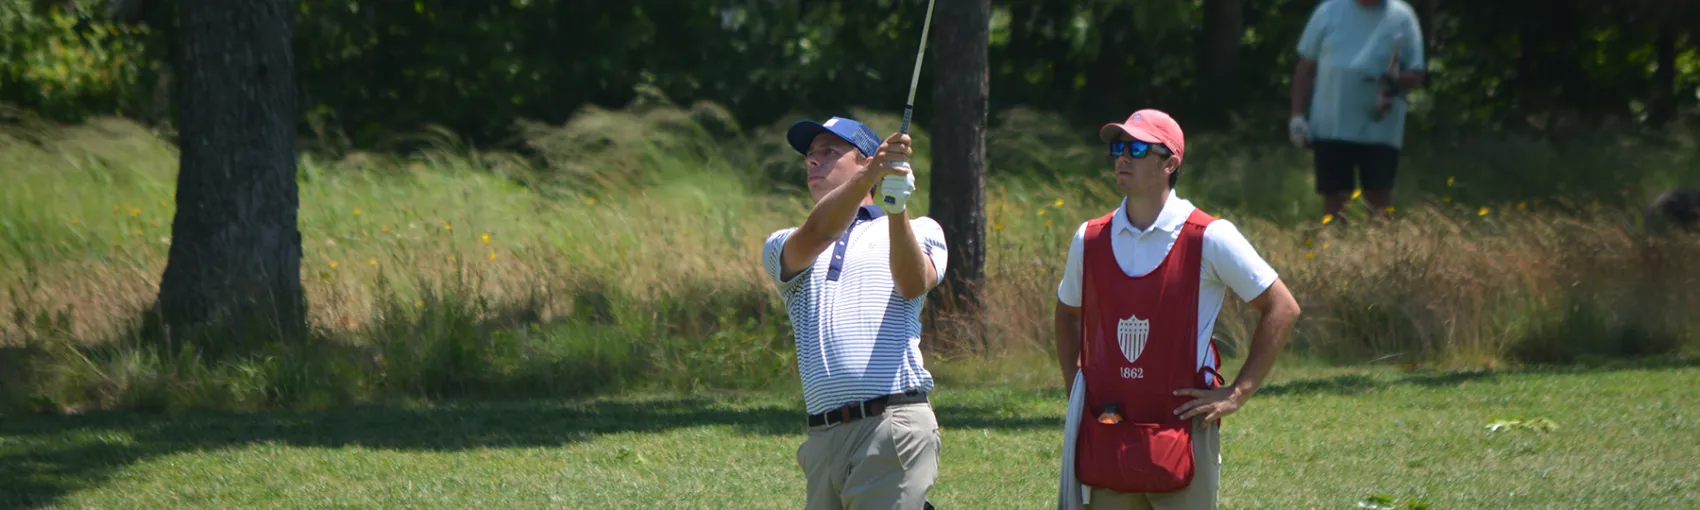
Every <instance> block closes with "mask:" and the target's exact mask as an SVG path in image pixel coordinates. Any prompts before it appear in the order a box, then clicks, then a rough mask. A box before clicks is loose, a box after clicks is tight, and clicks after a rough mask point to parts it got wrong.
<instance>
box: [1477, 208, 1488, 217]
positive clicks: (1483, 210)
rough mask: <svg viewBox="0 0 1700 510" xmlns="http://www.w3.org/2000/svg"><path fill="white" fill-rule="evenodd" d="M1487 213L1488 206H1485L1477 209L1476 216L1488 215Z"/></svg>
mask: <svg viewBox="0 0 1700 510" xmlns="http://www.w3.org/2000/svg"><path fill="white" fill-rule="evenodd" d="M1487 214H1488V208H1486V207H1483V208H1481V209H1477V210H1476V216H1487Z"/></svg>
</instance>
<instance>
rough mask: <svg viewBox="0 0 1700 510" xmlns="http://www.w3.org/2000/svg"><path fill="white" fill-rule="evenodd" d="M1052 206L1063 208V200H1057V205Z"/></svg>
mask: <svg viewBox="0 0 1700 510" xmlns="http://www.w3.org/2000/svg"><path fill="white" fill-rule="evenodd" d="M1051 205H1053V206H1056V207H1062V206H1063V199H1060V198H1059V199H1057V202H1056V203H1054V204H1051Z"/></svg>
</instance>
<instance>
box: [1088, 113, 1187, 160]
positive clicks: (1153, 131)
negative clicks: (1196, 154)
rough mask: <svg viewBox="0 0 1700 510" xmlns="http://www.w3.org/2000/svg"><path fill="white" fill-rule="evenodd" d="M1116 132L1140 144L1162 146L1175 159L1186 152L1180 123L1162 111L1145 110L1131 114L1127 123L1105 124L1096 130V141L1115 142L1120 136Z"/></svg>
mask: <svg viewBox="0 0 1700 510" xmlns="http://www.w3.org/2000/svg"><path fill="white" fill-rule="evenodd" d="M1118 132H1120V133H1127V134H1128V136H1132V137H1133V139H1135V140H1139V141H1141V142H1145V143H1160V144H1163V146H1165V147H1168V148H1169V150H1171V151H1174V152H1175V159H1182V158H1181V154H1182V153H1184V152H1186V136H1185V135H1183V134H1182V133H1181V125H1180V123H1177V122H1175V118H1174V117H1170V116H1169V114H1167V113H1163V111H1162V110H1154V109H1150V108H1147V109H1144V110H1140V111H1137V112H1133V115H1132V116H1129V117H1128V118H1127V122H1123V123H1119V124H1118V123H1114V122H1111V123H1109V124H1105V125H1104V127H1102V128H1099V129H1098V139H1100V140H1103V141H1105V142H1112V141H1115V140H1116V139H1118V138H1120V136H1121V135H1120V133H1118Z"/></svg>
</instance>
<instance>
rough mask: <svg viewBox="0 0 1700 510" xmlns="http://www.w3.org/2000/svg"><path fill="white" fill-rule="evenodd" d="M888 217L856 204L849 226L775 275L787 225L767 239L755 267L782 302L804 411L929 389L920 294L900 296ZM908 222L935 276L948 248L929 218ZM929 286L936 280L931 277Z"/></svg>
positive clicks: (930, 380)
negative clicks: (786, 273)
mask: <svg viewBox="0 0 1700 510" xmlns="http://www.w3.org/2000/svg"><path fill="white" fill-rule="evenodd" d="M890 219H891V218H890V217H888V216H885V215H884V214H882V213H881V211H880V208H879V207H876V206H871V205H868V206H862V208H861V209H860V210H859V211H857V217H856V220H855V222H854V223H852V224H851V225H850V228H849V229H848V230H847V231H846V232H845V233H844V235H843V236H841V237H840V238H839V239H838V241H837V242H835V243H833V245H832V246H831V247H829V248H827V249H826V250H825V251H823V252H821V254H820V256H818V257H816V258H815V262H814V264H811V265H809V267H808V268H807V269H804V270H803V272H802V273H798V274H797V275H795V276H793V277H791V279H790V280H784V279H782V278H781V276H782V275H781V268H782V267H783V264H781V262H780V259H781V258H782V257H781V254H782V253H784V251H785V242H786V241H787V240H789V239H790V238H791V235H792V234H794V233H796V232H797V229H796V228H787V229H784V230H780V231H778V232H774V233H773V234H772V235H770V236H768V238H767V243H766V244H765V245H764V246H763V247H762V265H763V266H764V267H765V268H766V269H767V276H768V278H770V279H772V281H773V283H774V285H775V286H776V287H777V288H778V289H779V296H780V298H781V299H784V300H785V311H786V313H787V314H789V315H790V317H791V329H792V334H793V335H794V337H795V339H796V341H797V372H798V374H799V375H800V376H802V379H803V401H804V404H805V405H806V406H807V407H808V412H809V414H819V413H821V412H822V411H826V410H828V409H832V408H836V407H839V406H842V405H845V404H852V403H856V402H861V401H864V400H868V399H871V398H874V397H878V396H881V395H890V394H893V393H902V392H904V391H908V390H921V391H930V390H932V388H933V376H932V374H931V373H928V372H927V368H926V365H925V364H924V363H923V362H922V360H921V309H922V308H923V306H924V305H925V304H926V299H927V298H926V296H921V297H918V298H915V299H904V298H903V296H902V295H900V294H898V293H897V281H896V280H895V279H893V278H892V274H891V231H890V230H889V227H890V225H891V223H890ZM909 227H910V229H911V230H912V231H914V233H915V238H916V240H917V241H918V242H919V243H920V245H921V251H922V252H923V253H925V254H926V257H927V258H928V259H929V260H931V261H932V263H933V269H934V270H936V271H937V272H938V276H939V280H940V281H943V279H944V272H945V264H946V262H947V261H948V259H949V250H947V249H946V248H945V241H944V229H943V228H941V227H940V226H939V224H938V222H936V221H933V219H932V218H926V217H921V218H914V219H910V220H909ZM935 283H936V282H935Z"/></svg>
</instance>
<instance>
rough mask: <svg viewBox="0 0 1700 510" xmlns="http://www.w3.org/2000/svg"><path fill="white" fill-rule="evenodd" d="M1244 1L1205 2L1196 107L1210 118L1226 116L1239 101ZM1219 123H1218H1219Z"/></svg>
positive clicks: (1212, 0) (1214, 0)
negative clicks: (1200, 94)
mask: <svg viewBox="0 0 1700 510" xmlns="http://www.w3.org/2000/svg"><path fill="white" fill-rule="evenodd" d="M1244 7H1245V0H1204V29H1203V33H1202V34H1201V37H1200V42H1201V44H1199V45H1198V50H1199V55H1198V68H1199V69H1198V70H1199V76H1198V78H1199V79H1198V83H1199V84H1200V85H1202V87H1199V89H1200V90H1202V91H1204V93H1205V94H1206V96H1205V97H1203V98H1201V99H1202V101H1201V102H1200V103H1199V105H1200V106H1203V107H1204V109H1205V111H1206V113H1208V115H1209V116H1210V117H1211V118H1218V117H1221V116H1223V115H1226V114H1227V112H1228V109H1229V108H1230V107H1232V106H1233V105H1235V104H1239V103H1241V101H1239V100H1238V98H1237V97H1236V96H1237V92H1238V89H1239V87H1238V86H1237V84H1236V82H1235V79H1236V77H1237V75H1238V74H1239V68H1240V40H1241V39H1242V38H1244V36H1245V9H1244ZM1218 120H1220V119H1218Z"/></svg>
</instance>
